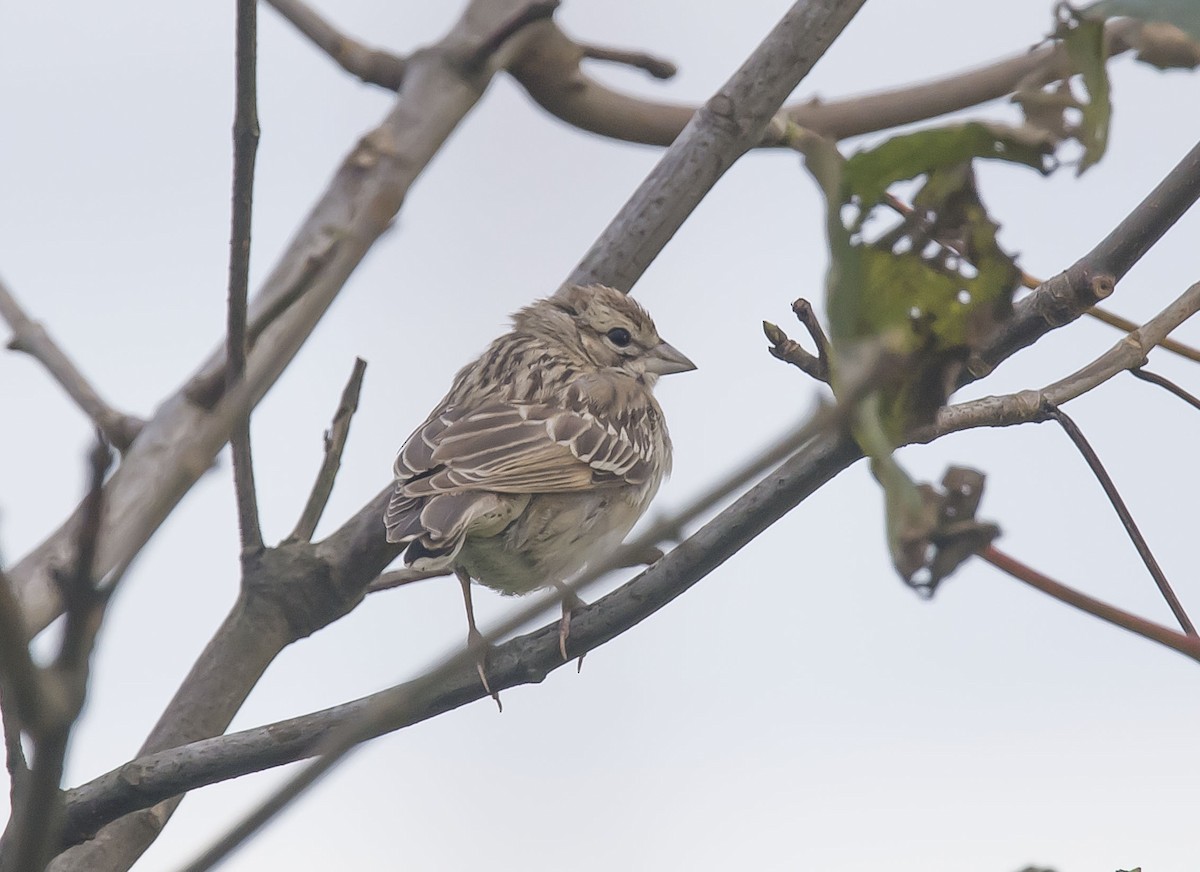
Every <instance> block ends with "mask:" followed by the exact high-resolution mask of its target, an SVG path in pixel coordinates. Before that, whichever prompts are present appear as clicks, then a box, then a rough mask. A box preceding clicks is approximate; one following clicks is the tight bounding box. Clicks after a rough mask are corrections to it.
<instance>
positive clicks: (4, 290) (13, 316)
mask: <svg viewBox="0 0 1200 872" xmlns="http://www.w3.org/2000/svg"><path fill="white" fill-rule="evenodd" d="M0 317H2V318H4V320H5V321H7V322H8V326H9V328H10V329H11V330H12V333H13V335H12V338H11V339H10V340H9V342H8V347H9V348H11V349H12V350H13V351H23V352H24V353H26V354H28V355H29V356H30V357H32V358H34V359H35V360H37V361H38V362H40V363H41V364H42V366H44V367H46V369H47V370H48V371H49V373H50V375H51V376H53V378H54V380H55V381H57V382H58V383H59V384H60V385H62V387H63V390H65V391H66V392H67V396H69V397H70V398H71V399H72V400H74V401H75V404H76V405H77V406H79V408H80V409H82V410H83V413H84V414H85V415H87V416H88V417H89V418H90V419H91V420H92V423H93V424H95V425H96V428H97V429H99V430H100V432H101V433H103V434H104V438H105V439H107V440H108V441H109V442H110V443H111V444H112V445H114V446H116V448H117V449H118V450H119V451H121V452H122V453H124V452H125V450H126V449H127V448H128V447H129V446H130V445H131V444H132V443H133V440H134V439H136V438H137V435H138V433H140V432H141V430H142V426H143V425H144V424H145V422H144V421H142V420H141V419H140V418H135V417H133V416H132V415H126V414H124V413H122V412H118V411H117V410H116V409H114V408H113V407H112V406H110V405H109V404H108V403H107V402H105V401H104V400H103V399H102V398H101V397H100V395H99V394H98V393H96V389H95V388H93V387H92V386H91V384H90V383H89V382H88V380H87V379H86V378H84V376H83V373H81V372H80V371H79V369H78V368H77V367H76V366H75V364H74V363H73V362H72V361H71V359H70V358H68V357H67V355H66V354H65V353H63V350H62V349H61V348H59V347H58V344H57V343H56V342H55V341H54V340H53V339H52V338H50V334H48V333H47V332H46V329H45V328H44V327H43V326H42V325H41V324H39V323H37V322H36V321H34V320H32V319H31V318H30V317H29V316H28V315H26V314H25V312H24V310H23V309H22V308H21V306H20V304H19V303H18V302H17V301H16V298H14V297H13V295H12V293H11V292H10V291H9V289H8V287H7V286H6V285H5V284H4V282H3V281H2V280H0Z"/></svg>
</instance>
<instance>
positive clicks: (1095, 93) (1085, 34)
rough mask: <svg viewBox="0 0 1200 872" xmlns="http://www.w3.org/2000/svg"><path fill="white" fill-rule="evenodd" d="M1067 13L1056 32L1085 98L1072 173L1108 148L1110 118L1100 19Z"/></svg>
mask: <svg viewBox="0 0 1200 872" xmlns="http://www.w3.org/2000/svg"><path fill="white" fill-rule="evenodd" d="M1067 15H1068V16H1069V17H1067V18H1064V19H1063V20H1062V21H1060V22H1059V28H1058V31H1057V33H1056V35H1057V36H1059V37H1060V38H1061V39H1062V41H1063V45H1064V46H1065V47H1066V50H1067V57H1068V58H1069V59H1070V61H1071V65H1072V66H1073V67H1074V68H1075V69H1076V70H1077V71H1078V72H1079V74H1080V77H1081V78H1082V79H1083V86H1084V87H1085V88H1087V92H1088V99H1087V102H1086V103H1084V104H1083V105H1082V106H1080V112H1081V113H1082V116H1083V117H1082V121H1081V122H1080V125H1079V129H1078V130H1077V131H1076V133H1075V136H1076V138H1078V140H1079V142H1080V144H1081V145H1083V157H1082V158H1081V159H1080V161H1079V167H1078V169H1076V171H1075V174H1076V175H1083V173H1084V172H1085V171H1086V170H1087V169H1088V167H1091V166H1093V165H1095V164H1096V163H1097V162H1098V161H1099V160H1100V158H1102V157H1104V152H1105V151H1106V150H1107V148H1108V129H1109V124H1110V123H1111V121H1112V98H1111V95H1110V93H1109V86H1108V68H1107V67H1106V66H1105V61H1106V60H1107V59H1108V55H1107V53H1106V52H1105V51H1104V22H1103V21H1102V20H1094V19H1090V18H1077V17H1074V15H1073V14H1072V13H1070V12H1068V13H1067Z"/></svg>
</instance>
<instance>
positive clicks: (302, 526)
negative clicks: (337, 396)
mask: <svg viewBox="0 0 1200 872" xmlns="http://www.w3.org/2000/svg"><path fill="white" fill-rule="evenodd" d="M366 371H367V362H366V361H365V360H363V359H362V358H360V357H356V358H355V359H354V370H353V371H352V372H351V373H350V380H349V381H348V382H347V383H346V387H345V388H344V389H343V390H342V399H341V401H340V402H339V403H338V407H337V409H336V411H334V413H333V421H332V422H331V423H330V425H329V429H328V430H326V431H325V460H324V462H322V464H321V469H320V471H319V472H318V473H317V480H316V481H315V482H314V483H313V488H312V493H310V494H309V495H308V502H307V503H305V504H304V511H302V512H301V513H300V519H299V520H298V521H297V522H296V529H294V530H293V531H292V533H291V535H290V536H288V537H287V539H285V540H284V541H285V542H309V541H311V540H312V536H313V532H314V531H315V530H316V529H317V522H318V521H320V520H321V515H322V514H323V513H324V511H325V506H326V504H328V502H329V495H330V494H331V493H333V482H334V479H336V478H337V474H338V470H339V469H340V468H341V465H342V450H343V449H344V448H345V447H346V438H347V437H348V436H349V435H350V419H351V418H353V417H354V413H355V412H356V411H358V396H359V394H360V393H361V392H362V383H363V374H364V373H366Z"/></svg>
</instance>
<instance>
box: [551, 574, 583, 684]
mask: <svg viewBox="0 0 1200 872" xmlns="http://www.w3.org/2000/svg"><path fill="white" fill-rule="evenodd" d="M558 590H559V593H560V594H562V620H561V621H559V623H558V653H559V654H561V655H562V659H563V660H564V661H567V660H570V659H571V657H570V655H569V654H567V637H569V636H570V635H571V615H572V614H573V613H574V612H576V611H577V610H579V609H581V608H583V607H584V606H586V605H587V603H585V602H584V601H583V600H581V599H580V598H579V594H577V593H575V591H573V590H571V589H570V588H569V587H560V588H559V589H558ZM585 656H586V654H580V655H579V665H578V666H577V667H576V669H575V671H576V672H579V671H581V670H582V669H583V658H584V657H585Z"/></svg>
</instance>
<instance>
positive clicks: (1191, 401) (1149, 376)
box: [1129, 342, 1200, 410]
mask: <svg viewBox="0 0 1200 872" xmlns="http://www.w3.org/2000/svg"><path fill="white" fill-rule="evenodd" d="M1163 347H1164V348H1165V347H1166V343H1165V342H1164V343H1163ZM1129 374H1130V375H1131V376H1133V377H1135V378H1140V379H1141V380H1142V381H1144V382H1149V383H1150V384H1152V385H1158V386H1159V387H1160V388H1163V389H1164V390H1167V391H1170V392H1171V393H1172V394H1174V395H1175V396H1177V397H1179V399H1181V400H1183V401H1184V402H1185V403H1187V404H1188V405H1189V406H1191V407H1192V408H1193V409H1197V410H1200V397H1197V396H1195V395H1194V394H1190V393H1188V392H1187V391H1185V390H1184V389H1183V388H1181V387H1180V386H1179V385H1177V384H1175V382H1173V381H1171V380H1170V379H1169V378H1165V377H1163V376H1161V375H1159V374H1158V373H1156V372H1150V371H1148V370H1146V369H1144V368H1142V367H1140V366H1138V367H1134V368H1133V369H1131V370H1129Z"/></svg>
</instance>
